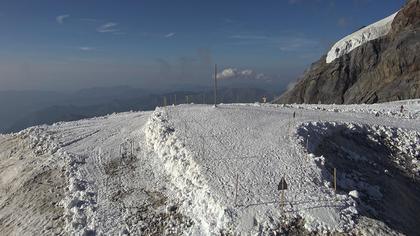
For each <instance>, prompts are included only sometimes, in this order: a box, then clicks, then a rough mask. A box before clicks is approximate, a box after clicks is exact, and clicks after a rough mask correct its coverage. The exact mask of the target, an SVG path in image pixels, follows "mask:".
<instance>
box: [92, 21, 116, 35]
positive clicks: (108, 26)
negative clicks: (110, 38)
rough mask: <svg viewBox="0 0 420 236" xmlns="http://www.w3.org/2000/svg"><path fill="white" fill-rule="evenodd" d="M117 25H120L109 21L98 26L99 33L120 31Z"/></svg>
mask: <svg viewBox="0 0 420 236" xmlns="http://www.w3.org/2000/svg"><path fill="white" fill-rule="evenodd" d="M116 26H118V23H114V22H108V23H105V24H103V25H101V26H99V27H98V28H96V31H98V32H99V33H113V32H118V31H120V30H119V29H117V28H116Z"/></svg>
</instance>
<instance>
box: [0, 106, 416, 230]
mask: <svg viewBox="0 0 420 236" xmlns="http://www.w3.org/2000/svg"><path fill="white" fill-rule="evenodd" d="M400 106H401V104H400V102H395V103H385V104H376V105H341V106H340V105H271V104H226V105H223V104H221V105H219V106H218V107H213V106H209V105H194V104H191V105H179V106H168V107H163V108H157V109H156V110H155V111H153V112H127V113H121V114H113V115H109V116H105V117H99V118H93V119H87V120H80V121H75V122H66V123H57V124H54V125H52V126H38V127H32V128H29V129H26V130H24V131H22V132H20V133H17V134H11V135H0V188H1V189H2V191H1V192H0V234H2V235H4V234H5V235H8V234H40V233H43V234H50V233H54V232H55V233H58V234H63V233H68V234H76V235H78V234H87V235H94V234H99V235H118V234H120V235H124V234H127V235H128V234H131V235H133V234H134V235H137V234H143V235H149V234H160V235H162V234H163V235H166V234H176V235H179V234H186V235H191V234H193V235H203V234H204V235H206V234H210V235H212V234H221V233H227V234H232V233H243V234H252V235H258V234H259V235H266V234H270V233H274V232H283V233H284V232H291V231H293V232H295V233H296V232H298V233H300V234H306V233H307V234H309V233H310V232H315V233H318V234H326V233H328V232H348V233H356V234H366V235H369V234H378V233H381V234H393V233H396V232H403V233H406V232H407V231H404V230H401V229H399V228H394V227H393V224H392V222H391V223H388V222H381V221H380V220H375V219H376V218H375V219H373V218H369V217H366V214H365V212H362V210H363V208H361V205H362V204H365V203H364V202H361V201H360V199H359V197H360V198H361V199H365V198H364V196H365V195H366V196H368V198H366V199H367V200H368V201H380V199H381V198H384V199H386V196H385V197H384V195H385V194H386V191H385V189H383V187H382V185H380V184H378V183H377V182H375V183H373V182H369V181H368V180H369V179H363V178H365V177H364V176H363V175H358V177H357V178H359V179H363V180H364V181H361V180H360V181H359V182H354V179H352V178H351V177H349V176H350V174H352V173H350V172H349V173H346V175H345V174H344V173H343V171H341V170H339V173H340V174H339V176H338V180H339V181H340V182H339V183H338V186H339V189H340V191H338V192H334V190H333V188H332V178H331V176H330V175H329V174H328V171H329V169H328V168H329V167H330V165H331V163H334V162H331V159H330V158H331V157H330V156H329V154H328V153H329V152H332V151H331V150H333V149H331V150H329V149H328V150H327V149H325V148H326V146H325V145H326V144H327V143H331V142H332V141H337V142H338V141H340V140H341V141H340V142H338V143H335V144H333V145H335V146H334V148H337V147H336V146H337V145H338V146H339V149H337V150H342V151H343V152H344V153H345V155H344V154H343V155H344V156H345V157H347V156H348V158H347V159H348V160H351V161H354V162H355V163H359V162H362V161H366V159H369V158H371V157H370V155H368V154H366V155H364V154H363V152H364V151H366V150H368V149H366V147H358V146H355V145H356V144H354V143H353V144H352V145H353V146H352V145H350V144H349V146H346V145H344V146H343V143H344V144H345V143H346V142H347V141H346V140H347V139H344V137H345V136H346V135H353V133H352V132H353V131H354V132H355V135H363V137H366V139H367V140H368V141H369V142H370V141H371V142H372V143H376V144H377V145H382V144H383V143H385V144H386V145H389V146H390V147H392V150H394V149H395V150H396V151H395V153H397V154H398V155H395V156H393V155H390V157H389V158H390V160H391V163H393V164H392V165H394V164H395V166H396V168H400V169H401V170H402V171H403V172H404V171H405V172H404V173H407V175H409V176H410V178H411V175H412V176H413V177H412V178H413V179H414V180H415V181H417V180H416V178H419V177H420V173H419V171H420V154H419V153H420V147H419V146H420V145H419V143H420V121H419V119H418V117H419V113H418V112H419V110H420V105H419V100H411V101H404V109H405V110H404V112H403V113H401V112H400ZM378 113H380V115H378ZM294 116H295V117H294ZM340 132H344V134H343V135H341V133H340ZM338 134H340V135H341V136H338ZM334 135H335V136H334ZM331 137H336V138H334V139H333V140H332V141H331V140H330V139H331ZM356 137H361V136H356ZM327 141H328V142H327ZM349 143H350V142H349ZM376 144H375V145H376ZM373 148H377V147H376V146H375V147H373ZM334 150H335V151H337V150H336V149H334ZM334 150H333V151H334ZM369 150H370V149H369ZM323 153H325V157H324V156H323V155H324V154H323ZM384 153H385V152H384ZM372 155H373V154H372ZM375 155H376V154H375ZM378 155H379V154H378ZM400 156H403V157H404V158H399V157H400ZM375 158H376V156H375ZM407 160H410V165H407ZM369 163H370V162H369ZM336 164H337V166H339V165H338V164H339V163H336ZM384 165H385V164H384ZM326 173H327V174H326ZM353 174H354V173H353ZM37 176H38V177H37ZM282 177H284V178H285V180H286V182H287V185H288V189H287V190H285V191H284V206H281V202H282V201H281V197H280V196H281V195H280V191H278V189H277V188H278V184H279V181H280V179H281V178H282ZM362 177H363V178H362ZM372 178H373V177H372ZM375 180H376V179H375ZM3 189H4V191H3ZM28 189H29V190H28ZM6 190H7V191H6ZM349 190H352V191H349ZM46 199H50V202H48V201H47V202H48V203H46ZM415 200H416V199H414V200H413V201H414V202H415ZM415 203H416V202H415ZM25 204H26V205H25ZM22 206H31V208H24V207H22ZM368 206H369V205H367V206H365V207H368ZM372 206H375V205H374V204H373V205H372ZM419 206H420V204H419ZM375 209H376V208H375ZM30 212H37V214H28V213H30ZM385 213H387V214H388V212H385ZM385 213H384V214H382V215H383V217H387V215H386V214H385ZM378 214H380V213H378ZM382 215H380V216H382ZM23 216H24V217H23ZM377 219H381V218H377ZM386 219H388V218H386ZM392 220H393V219H392V218H391V221H392ZM27 222H29V223H27ZM31 222H32V223H31Z"/></svg>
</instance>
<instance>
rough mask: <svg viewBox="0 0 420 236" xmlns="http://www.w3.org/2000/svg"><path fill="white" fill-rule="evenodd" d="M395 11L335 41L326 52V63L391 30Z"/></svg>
mask: <svg viewBox="0 0 420 236" xmlns="http://www.w3.org/2000/svg"><path fill="white" fill-rule="evenodd" d="M397 13H398V12H396V13H394V14H392V15H390V16H388V17H386V18H385V19H382V20H380V21H378V22H375V23H373V24H371V25H369V26H366V27H363V28H362V29H360V30H358V31H356V32H354V33H352V34H350V35H347V36H346V37H344V38H343V39H341V40H340V41H338V42H336V43H335V44H334V46H333V47H332V48H331V49H330V51H329V52H328V54H327V58H326V61H327V63H331V62H332V61H334V60H335V59H337V58H339V57H341V56H343V55H345V54H347V53H349V52H351V51H352V50H354V49H355V48H357V47H359V46H361V45H363V44H365V43H366V42H368V41H371V40H374V39H377V38H380V37H382V36H384V35H387V34H388V32H389V31H390V30H391V25H392V21H393V20H394V17H395V16H396V15H397Z"/></svg>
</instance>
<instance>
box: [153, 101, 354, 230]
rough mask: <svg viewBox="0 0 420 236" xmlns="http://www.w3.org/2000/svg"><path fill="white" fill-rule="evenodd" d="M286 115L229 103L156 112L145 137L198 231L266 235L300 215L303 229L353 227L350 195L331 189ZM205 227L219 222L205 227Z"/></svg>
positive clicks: (289, 114) (168, 108)
mask: <svg viewBox="0 0 420 236" xmlns="http://www.w3.org/2000/svg"><path fill="white" fill-rule="evenodd" d="M290 117H291V113H289V112H287V113H285V112H284V111H276V110H273V109H266V110H264V112H261V110H259V109H255V108H252V107H241V106H229V105H226V106H223V107H218V108H216V109H215V108H212V107H210V106H200V105H194V106H188V107H186V106H178V107H167V108H164V109H159V110H157V111H155V113H154V114H153V116H152V118H151V119H150V120H149V124H148V131H147V133H146V137H147V139H148V141H149V143H150V145H151V146H152V148H153V149H154V150H155V151H156V152H157V153H159V155H158V156H159V157H161V158H162V159H163V162H164V163H165V164H164V166H165V169H166V170H167V172H168V174H169V175H170V176H173V178H172V179H173V181H174V184H175V185H177V186H180V187H179V188H180V189H182V190H183V191H184V192H185V191H186V192H187V193H188V195H187V196H184V197H181V198H185V199H190V198H191V199H192V201H193V205H192V206H184V207H185V208H184V210H185V211H187V212H189V213H186V214H188V215H191V214H192V215H193V217H191V218H193V219H200V220H198V222H197V223H198V225H197V227H199V229H197V230H198V231H201V233H206V232H207V233H208V232H211V233H217V232H220V231H226V232H231V233H235V232H236V233H237V232H240V233H250V232H253V233H269V232H274V231H276V230H279V229H280V228H281V224H282V223H284V222H282V220H284V219H285V218H287V219H288V220H291V219H293V218H296V217H302V218H304V219H305V228H306V229H307V230H308V231H317V232H323V231H337V232H341V231H348V230H350V229H351V228H352V227H353V225H354V222H353V220H352V217H353V215H355V214H356V213H357V211H356V210H355V207H354V205H355V203H354V201H353V200H352V199H351V198H349V197H348V196H345V195H343V196H341V195H335V194H334V193H333V191H332V190H331V189H330V188H329V186H328V184H327V183H324V182H323V180H322V177H321V171H320V170H319V168H318V167H317V165H316V163H315V162H314V161H313V160H310V159H308V157H307V154H306V153H305V152H304V150H303V149H301V148H299V147H298V145H297V144H298V143H297V140H294V138H293V137H291V136H293V133H292V131H293V130H295V127H294V125H295V124H292V123H291V122H290V120H288V118H290ZM282 131H283V132H282ZM282 176H285V177H286V180H287V182H288V184H289V186H290V187H289V190H287V191H286V197H287V199H288V200H287V203H286V206H285V207H284V212H283V211H282V209H281V208H280V207H279V204H280V202H279V192H278V191H277V184H278V181H279V180H280V178H281V177H282ZM237 177H239V179H240V181H239V190H238V197H237V202H236V204H235V187H236V186H235V185H236V178H237ZM182 178H186V179H187V180H183V179H182ZM179 179H181V180H179ZM185 183H186V184H185ZM203 191H204V192H206V194H202V193H197V192H203ZM286 215H287V216H288V217H285V216H286ZM214 216H216V217H214ZM206 221H208V222H210V223H206ZM208 225H214V226H217V227H213V228H210V230H209V228H208Z"/></svg>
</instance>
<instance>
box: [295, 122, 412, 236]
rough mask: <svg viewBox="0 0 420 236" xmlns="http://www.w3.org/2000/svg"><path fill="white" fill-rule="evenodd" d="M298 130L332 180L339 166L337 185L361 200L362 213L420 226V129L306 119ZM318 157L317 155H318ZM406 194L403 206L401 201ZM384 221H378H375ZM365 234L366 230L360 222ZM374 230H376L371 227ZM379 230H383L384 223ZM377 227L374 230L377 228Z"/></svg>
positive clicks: (404, 227) (403, 229) (396, 226)
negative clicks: (419, 221)
mask: <svg viewBox="0 0 420 236" xmlns="http://www.w3.org/2000/svg"><path fill="white" fill-rule="evenodd" d="M298 134H299V135H300V136H301V137H302V138H303V139H304V140H305V141H306V140H307V142H303V141H302V143H305V145H306V146H307V149H308V151H309V152H310V153H312V155H313V156H314V159H316V160H317V161H318V162H319V163H320V166H322V167H323V168H324V176H325V178H326V179H331V178H332V169H333V168H336V169H337V188H338V191H339V192H340V193H345V194H346V193H347V194H348V195H349V196H351V197H353V198H354V199H355V200H356V201H357V202H358V205H357V209H358V211H359V213H360V214H361V215H362V216H366V217H368V218H369V219H370V220H379V221H382V222H384V223H386V225H387V227H389V228H388V229H387V231H388V234H392V233H393V231H395V232H400V233H404V234H407V235H414V234H415V232H418V231H419V230H420V227H419V225H418V223H417V222H416V219H418V217H419V215H418V212H420V196H419V195H420V188H419V183H420V165H419V164H420V145H419V143H420V133H419V132H416V131H413V130H406V129H400V128H391V127H385V126H380V125H372V126H370V125H361V124H352V123H336V122H310V123H304V124H302V125H301V126H300V127H299V129H298ZM315 156H316V157H315ZM401 199H404V202H401V203H400V204H399V206H398V207H396V206H395V205H394V204H395V202H398V201H400V200H401ZM375 225H378V224H375ZM357 228H358V230H359V232H360V233H363V232H364V230H366V229H365V228H363V227H357ZM371 230H372V229H371ZM375 230H378V231H376V232H374V234H380V233H379V231H380V230H386V227H385V228H384V227H381V228H380V229H379V227H378V229H375ZM375 230H373V231H375Z"/></svg>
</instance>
